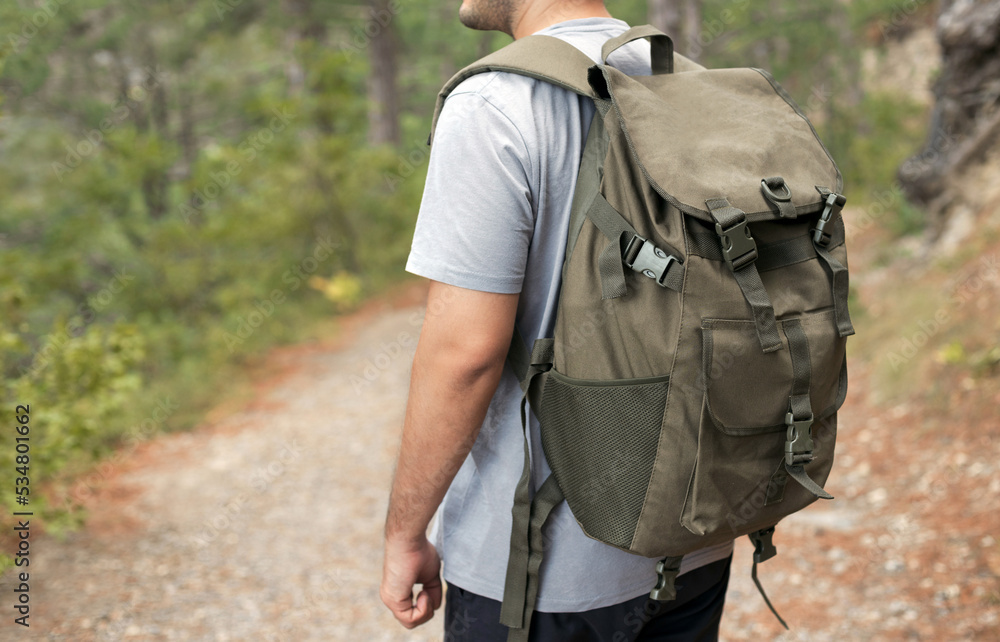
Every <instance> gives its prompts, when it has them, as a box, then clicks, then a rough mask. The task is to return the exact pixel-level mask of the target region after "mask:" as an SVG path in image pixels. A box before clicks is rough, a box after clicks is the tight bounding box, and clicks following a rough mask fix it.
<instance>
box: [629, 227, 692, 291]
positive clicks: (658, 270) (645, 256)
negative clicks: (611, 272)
mask: <svg viewBox="0 0 1000 642" xmlns="http://www.w3.org/2000/svg"><path fill="white" fill-rule="evenodd" d="M636 241H639V242H640V243H642V245H641V246H639V252H638V254H636V255H635V259H633V260H632V262H631V263H629V261H628V257H629V256H631V254H632V246H633V245H635V243H636ZM622 260H623V261H624V263H625V265H627V266H628V267H629V268H631V269H633V270H635V271H636V272H639V273H640V274H642V275H644V276H647V277H649V278H651V279H653V280H654V281H656V283H657V285H659V286H660V287H664V288H665V287H667V286H666V285H664V284H663V280H664V279H665V278H666V277H667V272H668V271H670V265H671V264H672V263H679V261H678V260H677V257H676V256H672V255H670V254H667V253H666V252H664V251H663V250H661V249H660V248H658V247H656V246H655V245H653V244H652V243H650V242H649V241H647V240H646V239H644V238H642V237H641V236H639V235H638V234H637V235H635V236H633V237H632V240H630V241H629V242H628V245H627V246H626V247H625V252H624V254H623V259H622Z"/></svg>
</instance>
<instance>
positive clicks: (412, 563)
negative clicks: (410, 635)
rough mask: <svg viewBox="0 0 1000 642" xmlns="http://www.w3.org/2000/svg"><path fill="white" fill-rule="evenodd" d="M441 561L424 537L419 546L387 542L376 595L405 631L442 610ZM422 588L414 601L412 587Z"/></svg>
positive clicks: (408, 543) (417, 543) (416, 544)
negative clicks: (380, 580) (379, 587)
mask: <svg viewBox="0 0 1000 642" xmlns="http://www.w3.org/2000/svg"><path fill="white" fill-rule="evenodd" d="M440 569H441V558H440V557H438V553H437V550H435V548H434V546H433V545H432V544H431V543H430V542H429V541H427V538H426V537H424V538H423V539H422V540H421V541H419V542H412V543H411V542H402V541H392V540H387V541H386V543H385V566H384V567H383V569H382V586H381V589H380V590H379V594H380V595H381V597H382V602H384V603H385V605H386V606H388V607H389V610H390V611H392V614H393V615H394V616H395V618H396V619H397V620H399V622H400V624H402V625H403V626H405V627H406V628H408V629H412V628H414V627H416V626H420V625H421V624H423V623H424V622H427V621H428V620H430V619H431V618H432V617H434V611H436V610H437V609H439V608H440V607H441V576H440ZM414 584H423V588H422V589H421V591H420V593H419V594H418V595H417V599H416V602H415V603H414V600H413V585H414Z"/></svg>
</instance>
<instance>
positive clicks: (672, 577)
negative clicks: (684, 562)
mask: <svg viewBox="0 0 1000 642" xmlns="http://www.w3.org/2000/svg"><path fill="white" fill-rule="evenodd" d="M681 559H682V558H680V557H665V558H663V559H662V560H660V561H659V562H657V563H656V586H654V587H653V590H652V591H650V592H649V599H651V600H656V601H657V602H670V601H671V600H676V599H677V585H676V582H677V575H678V574H679V573H680V572H681Z"/></svg>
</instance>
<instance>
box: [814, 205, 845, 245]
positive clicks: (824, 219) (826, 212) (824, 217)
mask: <svg viewBox="0 0 1000 642" xmlns="http://www.w3.org/2000/svg"><path fill="white" fill-rule="evenodd" d="M846 202H847V197H846V196H843V195H841V194H834V193H833V192H831V193H829V194H827V195H826V207H824V208H823V213H822V214H820V216H819V220H818V221H816V227H814V228H813V229H812V233H813V243H815V244H816V245H818V246H820V247H826V246H827V245H829V244H830V238H831V237H830V235H829V234H827V233H826V232H825V231H824V230H825V229H826V224H827V223H829V222H830V219H832V218H833V215H834V214H839V213H840V210H842V209H843V208H844V203H846Z"/></svg>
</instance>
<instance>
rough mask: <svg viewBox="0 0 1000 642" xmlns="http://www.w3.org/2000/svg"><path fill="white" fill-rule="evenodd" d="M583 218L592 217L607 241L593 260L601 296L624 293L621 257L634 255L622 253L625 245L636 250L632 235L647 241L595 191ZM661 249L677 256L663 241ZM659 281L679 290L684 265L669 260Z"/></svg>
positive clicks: (622, 294) (636, 246)
mask: <svg viewBox="0 0 1000 642" xmlns="http://www.w3.org/2000/svg"><path fill="white" fill-rule="evenodd" d="M587 218H589V219H590V220H591V221H593V223H594V225H596V226H597V228H598V229H599V230H601V232H602V233H603V234H604V236H606V237H607V238H608V240H609V241H610V243H608V246H607V247H606V248H604V251H603V252H601V255H600V257H598V260H597V265H598V270H599V272H600V275H601V298H602V299H614V298H617V297H620V296H624V295H625V294H626V293H627V289H626V287H625V260H626V259H627V258H634V257H626V256H624V253H625V249H626V248H628V247H630V244H631V245H632V247H633V248H634V251H635V253H637V252H638V251H639V249H640V248H641V244H634V243H632V241H633V240H634V239H635V240H639V239H641V240H642V242H643V243H646V242H647V241H645V239H642V237H641V236H639V233H638V232H636V231H635V228H634V227H632V225H631V224H629V222H628V221H626V220H625V218H624V217H623V216H622V215H621V214H619V213H618V212H617V210H615V208H613V207H611V204H610V203H608V201H607V199H605V198H604V196H603V195H602V194H601V193H599V192H598V193H597V194H596V195H595V196H594V200H593V202H592V203H591V205H590V209H589V210H587ZM662 250H663V251H664V252H665V253H666V254H668V255H670V256H673V257H675V258H676V257H679V256H681V253H680V252H678V251H677V250H676V249H674V248H672V247H670V246H669V245H666V244H663V248H662ZM661 283H662V285H664V286H665V287H668V288H670V289H671V290H676V291H680V289H681V288H682V287H683V284H684V266H683V265H681V263H680V262H679V261H677V260H675V261H672V262H671V263H670V265H669V267H668V268H667V273H666V275H665V276H664V277H663V280H662V281H661Z"/></svg>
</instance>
